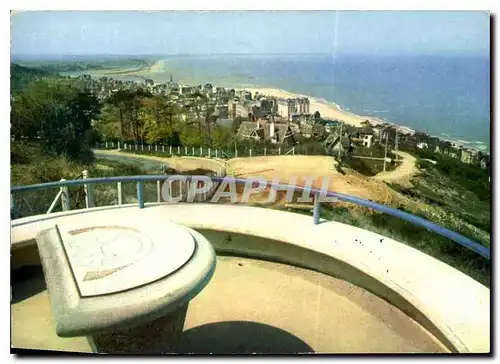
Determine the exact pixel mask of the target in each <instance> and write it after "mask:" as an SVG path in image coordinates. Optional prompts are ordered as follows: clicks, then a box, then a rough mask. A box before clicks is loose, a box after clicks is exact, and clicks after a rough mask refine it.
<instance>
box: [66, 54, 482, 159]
mask: <svg viewBox="0 0 500 364" xmlns="http://www.w3.org/2000/svg"><path fill="white" fill-rule="evenodd" d="M99 57H105V56H100V55H92V56H87V57H86V59H89V60H90V59H98V58H99ZM108 57H109V58H112V59H116V58H119V56H108ZM122 57H124V58H127V57H131V58H132V56H122ZM141 57H142V58H145V59H148V60H149V61H151V62H153V61H154V60H157V61H160V62H163V67H160V69H156V71H155V72H145V73H141V75H140V76H134V75H128V76H127V75H109V76H110V77H115V78H120V79H131V80H134V79H135V80H137V79H143V78H144V77H146V78H151V79H153V80H154V81H155V82H159V83H161V82H167V81H168V80H169V79H170V74H172V77H173V79H174V81H177V82H180V83H182V84H203V83H207V82H210V83H212V84H214V85H217V86H224V87H234V88H245V87H247V88H252V87H253V88H263V87H269V88H278V89H282V90H285V91H289V92H291V93H296V94H302V95H307V96H310V97H314V98H316V99H318V100H324V101H326V102H328V103H332V104H335V105H337V106H339V107H340V108H341V109H343V110H346V111H349V112H352V113H355V114H358V115H363V116H369V117H373V118H378V119H383V120H385V121H387V122H390V123H394V124H397V125H404V126H407V127H409V128H411V129H414V130H417V131H423V132H427V133H430V134H431V135H435V136H438V137H440V138H442V139H450V140H456V141H460V142H461V143H463V144H464V145H466V146H468V147H474V148H478V149H483V150H486V151H489V150H490V59H489V58H484V57H473V56H467V55H446V56H445V55H426V56H421V55H419V56H412V55H403V56H397V57H396V56H386V57H380V56H378V57H374V56H366V55H365V56H363V55H340V56H337V57H333V56H332V55H327V54H267V55H264V54H232V55H229V54H220V55H169V56H161V55H154V56H153V55H149V56H146V55H144V56H139V55H135V56H133V58H135V59H137V58H141ZM62 58H64V59H68V58H70V56H64V57H62ZM77 58H79V59H85V57H84V56H78V57H77ZM90 73H91V72H90ZM314 111H315V110H311V112H314Z"/></svg>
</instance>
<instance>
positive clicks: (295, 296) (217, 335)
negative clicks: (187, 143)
mask: <svg viewBox="0 0 500 364" xmlns="http://www.w3.org/2000/svg"><path fill="white" fill-rule="evenodd" d="M108 214H118V215H120V216H123V222H124V223H126V222H127V220H129V221H131V220H135V221H137V220H141V219H144V220H147V219H148V216H151V217H153V216H156V217H158V216H161V217H162V218H164V219H165V221H169V222H173V223H177V224H181V225H185V226H188V227H190V228H193V229H195V230H196V231H198V232H199V233H201V234H202V235H203V236H204V237H206V238H207V239H208V240H209V241H210V242H211V243H212V244H213V246H214V248H215V250H216V252H217V255H218V258H217V267H216V271H215V275H214V277H213V279H212V280H211V281H210V282H209V284H208V285H207V286H206V287H205V289H204V290H203V291H202V292H201V293H200V294H199V295H198V296H196V297H195V298H194V299H193V300H192V301H191V303H190V304H189V308H188V312H187V316H186V320H185V322H184V331H183V334H182V341H181V351H183V352H199V353H206V352H214V353H216V352H219V353H247V352H266V353H293V352H311V351H314V352H326V353H333V352H351V353H358V352H446V351H458V352H488V351H489V350H490V343H489V332H490V322H489V321H490V316H489V308H490V306H489V301H490V292H489V290H488V289H487V288H486V287H484V286H482V285H481V284H479V283H477V282H476V281H474V280H473V279H471V278H470V277H468V276H466V275H464V274H462V273H461V272H459V271H457V270H455V269H453V268H451V267H449V266H447V265H445V264H443V263H441V262H439V261H437V260H436V259H434V258H432V257H429V256H427V255H425V254H423V253H421V252H419V251H417V250H415V249H412V248H410V247H408V246H406V245H403V244H401V243H398V242H396V241H394V240H391V239H388V238H385V237H383V236H380V235H377V234H374V233H371V232H368V231H365V230H361V229H358V228H355V227H352V226H348V225H344V224H340V223H336V222H327V221H322V223H320V224H319V225H313V221H312V219H311V218H310V217H308V216H303V215H298V214H292V213H286V212H280V211H276V210H268V209H262V208H256V207H248V206H234V205H232V206H228V205H210V204H182V203H181V204H175V205H169V204H146V206H145V208H144V209H139V208H137V206H135V205H133V206H132V205H124V206H120V207H103V208H94V209H89V210H85V211H70V212H62V213H54V214H51V215H46V216H33V217H28V218H23V219H18V220H14V221H12V269H16V268H21V267H25V268H24V269H26V267H29V266H37V265H39V264H40V263H39V257H38V252H37V249H36V245H35V243H34V239H35V237H36V234H37V232H38V231H40V230H43V229H46V228H50V227H53V226H54V225H55V224H60V223H64V224H66V225H67V226H70V225H71V224H72V221H73V222H75V223H76V221H78V223H79V224H82V223H84V222H85V221H88V222H89V223H90V222H91V221H99V219H100V218H104V217H105V216H106V215H108ZM263 221H265V222H268V223H260V222H263ZM270 221H272V222H273V223H272V224H270V223H269V222H270ZM158 228H159V229H161V227H158ZM422 267H425V269H423V268H422ZM34 271H35V273H34V274H32V275H30V276H29V277H27V278H25V279H20V278H19V279H18V281H17V282H15V283H14V285H13V302H12V306H11V307H12V345H13V346H14V347H24V348H43V349H51V350H70V351H88V350H90V347H89V346H88V343H87V341H86V339H85V338H71V339H63V338H58V337H57V336H56V335H55V331H54V327H53V322H52V319H51V312H50V306H49V301H48V295H47V291H46V290H45V285H44V280H43V275H42V273H41V270H40V269H38V271H37V270H36V268H35V270H34ZM15 272H20V271H15ZM18 276H19V275H18ZM14 278H16V277H14ZM25 322H30V325H26V324H25Z"/></svg>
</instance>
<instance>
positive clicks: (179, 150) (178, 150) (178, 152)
mask: <svg viewBox="0 0 500 364" xmlns="http://www.w3.org/2000/svg"><path fill="white" fill-rule="evenodd" d="M180 154H181V146H180V145H178V146H177V155H180Z"/></svg>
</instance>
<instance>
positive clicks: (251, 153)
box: [250, 149, 252, 157]
mask: <svg viewBox="0 0 500 364" xmlns="http://www.w3.org/2000/svg"><path fill="white" fill-rule="evenodd" d="M251 156H252V150H251V149H250V157H251Z"/></svg>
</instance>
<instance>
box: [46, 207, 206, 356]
mask: <svg viewBox="0 0 500 364" xmlns="http://www.w3.org/2000/svg"><path fill="white" fill-rule="evenodd" d="M37 244H38V248H39V249H38V250H39V253H40V258H41V262H42V266H43V269H44V275H45V280H46V282H47V290H48V293H49V295H50V301H51V306H52V312H53V315H54V321H55V324H56V333H57V335H58V336H60V337H76V336H83V337H87V339H88V340H89V342H90V344H91V346H92V349H93V351H94V352H96V353H103V354H163V353H176V352H177V351H178V349H179V344H180V339H181V334H182V329H183V325H184V319H185V317H186V311H187V307H188V304H189V301H190V300H191V299H192V298H193V297H195V296H196V295H197V294H198V293H199V292H200V291H201V290H202V289H203V288H204V287H205V286H206V285H207V284H208V282H209V281H210V279H211V277H212V275H213V272H214V270H215V251H214V249H213V247H212V245H211V244H210V243H209V242H208V240H206V239H205V238H204V237H203V236H202V235H200V234H199V233H197V232H195V231H194V230H191V229H189V228H187V227H183V226H180V225H175V224H172V223H169V222H165V221H164V220H163V219H162V218H161V217H158V218H149V219H147V220H142V219H137V218H132V217H131V218H127V217H126V216H125V217H124V216H121V215H119V214H118V215H110V216H107V217H104V218H101V219H99V221H91V222H90V224H89V222H88V221H87V222H86V221H85V219H80V220H75V221H74V222H72V223H71V224H69V223H68V224H64V225H59V226H55V227H54V228H51V229H47V230H44V231H42V232H40V233H39V235H38V236H37Z"/></svg>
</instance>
